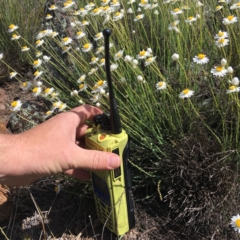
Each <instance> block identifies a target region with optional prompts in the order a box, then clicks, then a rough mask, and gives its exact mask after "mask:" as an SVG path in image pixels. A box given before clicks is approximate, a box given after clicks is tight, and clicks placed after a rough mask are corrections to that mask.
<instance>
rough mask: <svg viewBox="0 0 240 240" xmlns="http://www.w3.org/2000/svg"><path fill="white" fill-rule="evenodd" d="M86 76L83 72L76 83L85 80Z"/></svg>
mask: <svg viewBox="0 0 240 240" xmlns="http://www.w3.org/2000/svg"><path fill="white" fill-rule="evenodd" d="M85 78H86V74H83V75H82V76H81V77H80V78H79V79H78V80H77V83H81V82H83V81H84V80H85Z"/></svg>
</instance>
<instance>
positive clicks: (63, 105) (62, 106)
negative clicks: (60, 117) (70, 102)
mask: <svg viewBox="0 0 240 240" xmlns="http://www.w3.org/2000/svg"><path fill="white" fill-rule="evenodd" d="M66 107H67V104H66V103H61V104H60V105H59V106H58V111H60V112H61V111H63V110H64V109H65V108H66Z"/></svg>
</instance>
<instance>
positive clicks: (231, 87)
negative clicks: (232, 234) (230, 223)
mask: <svg viewBox="0 0 240 240" xmlns="http://www.w3.org/2000/svg"><path fill="white" fill-rule="evenodd" d="M235 88H236V86H230V87H229V90H235ZM237 221H239V222H238V224H239V226H238V227H240V219H238V220H237Z"/></svg>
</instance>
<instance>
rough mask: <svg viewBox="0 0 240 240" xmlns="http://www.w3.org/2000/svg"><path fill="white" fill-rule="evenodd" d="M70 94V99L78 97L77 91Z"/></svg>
mask: <svg viewBox="0 0 240 240" xmlns="http://www.w3.org/2000/svg"><path fill="white" fill-rule="evenodd" d="M70 94H71V96H72V97H76V96H78V91H77V90H73V91H72V92H71V93H70Z"/></svg>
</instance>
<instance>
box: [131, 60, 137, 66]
mask: <svg viewBox="0 0 240 240" xmlns="http://www.w3.org/2000/svg"><path fill="white" fill-rule="evenodd" d="M132 65H133V68H136V67H137V65H138V60H137V59H133V60H132Z"/></svg>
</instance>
